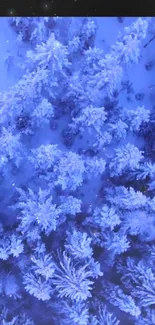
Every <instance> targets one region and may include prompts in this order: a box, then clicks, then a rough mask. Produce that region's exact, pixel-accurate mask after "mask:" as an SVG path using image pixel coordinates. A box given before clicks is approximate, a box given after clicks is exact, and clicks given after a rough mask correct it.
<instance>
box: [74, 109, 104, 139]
mask: <svg viewBox="0 0 155 325" xmlns="http://www.w3.org/2000/svg"><path fill="white" fill-rule="evenodd" d="M106 115H107V114H106V112H105V110H104V107H99V108H94V107H93V106H90V107H86V108H85V109H83V110H82V112H81V114H80V116H79V117H76V118H73V119H72V121H73V128H74V125H75V128H78V129H79V130H80V131H81V132H84V131H85V130H86V128H87V130H88V131H89V132H91V131H92V130H94V131H95V132H97V133H100V134H101V133H102V128H103V125H104V122H105V121H106Z"/></svg>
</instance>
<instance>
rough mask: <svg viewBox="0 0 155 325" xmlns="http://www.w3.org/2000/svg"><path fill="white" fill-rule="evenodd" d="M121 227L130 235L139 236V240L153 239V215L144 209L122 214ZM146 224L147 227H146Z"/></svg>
mask: <svg viewBox="0 0 155 325" xmlns="http://www.w3.org/2000/svg"><path fill="white" fill-rule="evenodd" d="M123 219H124V222H123V225H122V227H123V229H125V231H126V233H129V234H130V235H131V236H139V238H140V240H141V242H151V241H153V240H154V239H155V234H154V231H153V229H154V215H153V213H149V212H148V211H145V210H136V211H132V212H127V213H125V214H124V218H123ZM146 224H147V227H146Z"/></svg>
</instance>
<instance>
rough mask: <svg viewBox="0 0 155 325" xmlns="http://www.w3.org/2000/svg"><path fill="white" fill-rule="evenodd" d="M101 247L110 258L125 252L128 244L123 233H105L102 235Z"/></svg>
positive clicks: (128, 246)
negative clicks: (108, 253)
mask: <svg viewBox="0 0 155 325" xmlns="http://www.w3.org/2000/svg"><path fill="white" fill-rule="evenodd" d="M103 239H104V242H103V246H104V247H105V248H106V249H107V251H109V252H110V255H111V258H112V259H114V258H115V256H116V255H120V254H122V253H124V252H126V251H127V250H128V249H129V248H130V242H129V241H128V238H127V236H126V235H125V234H123V231H121V230H120V231H119V232H117V233H116V232H110V231H106V232H105V234H104V235H103Z"/></svg>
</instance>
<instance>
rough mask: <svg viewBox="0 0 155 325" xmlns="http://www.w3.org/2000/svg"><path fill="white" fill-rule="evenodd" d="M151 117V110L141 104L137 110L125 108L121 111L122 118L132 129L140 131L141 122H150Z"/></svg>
mask: <svg viewBox="0 0 155 325" xmlns="http://www.w3.org/2000/svg"><path fill="white" fill-rule="evenodd" d="M149 117H150V111H149V110H147V109H145V107H144V106H141V107H140V106H139V107H137V109H136V110H128V109H124V110H123V111H121V118H122V120H123V121H124V122H125V123H126V124H127V125H128V127H129V130H130V131H139V129H140V126H141V124H142V123H145V122H148V121H149Z"/></svg>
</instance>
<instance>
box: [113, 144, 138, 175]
mask: <svg viewBox="0 0 155 325" xmlns="http://www.w3.org/2000/svg"><path fill="white" fill-rule="evenodd" d="M142 159H143V152H142V151H140V150H139V149H138V148H137V147H135V146H134V145H133V144H130V143H128V144H127V145H126V146H124V147H122V148H118V149H115V156H114V158H112V160H111V161H110V163H109V169H110V175H111V176H112V177H113V176H120V175H122V174H123V173H124V172H126V171H127V170H134V169H136V168H138V166H139V162H140V161H141V160H142Z"/></svg>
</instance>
